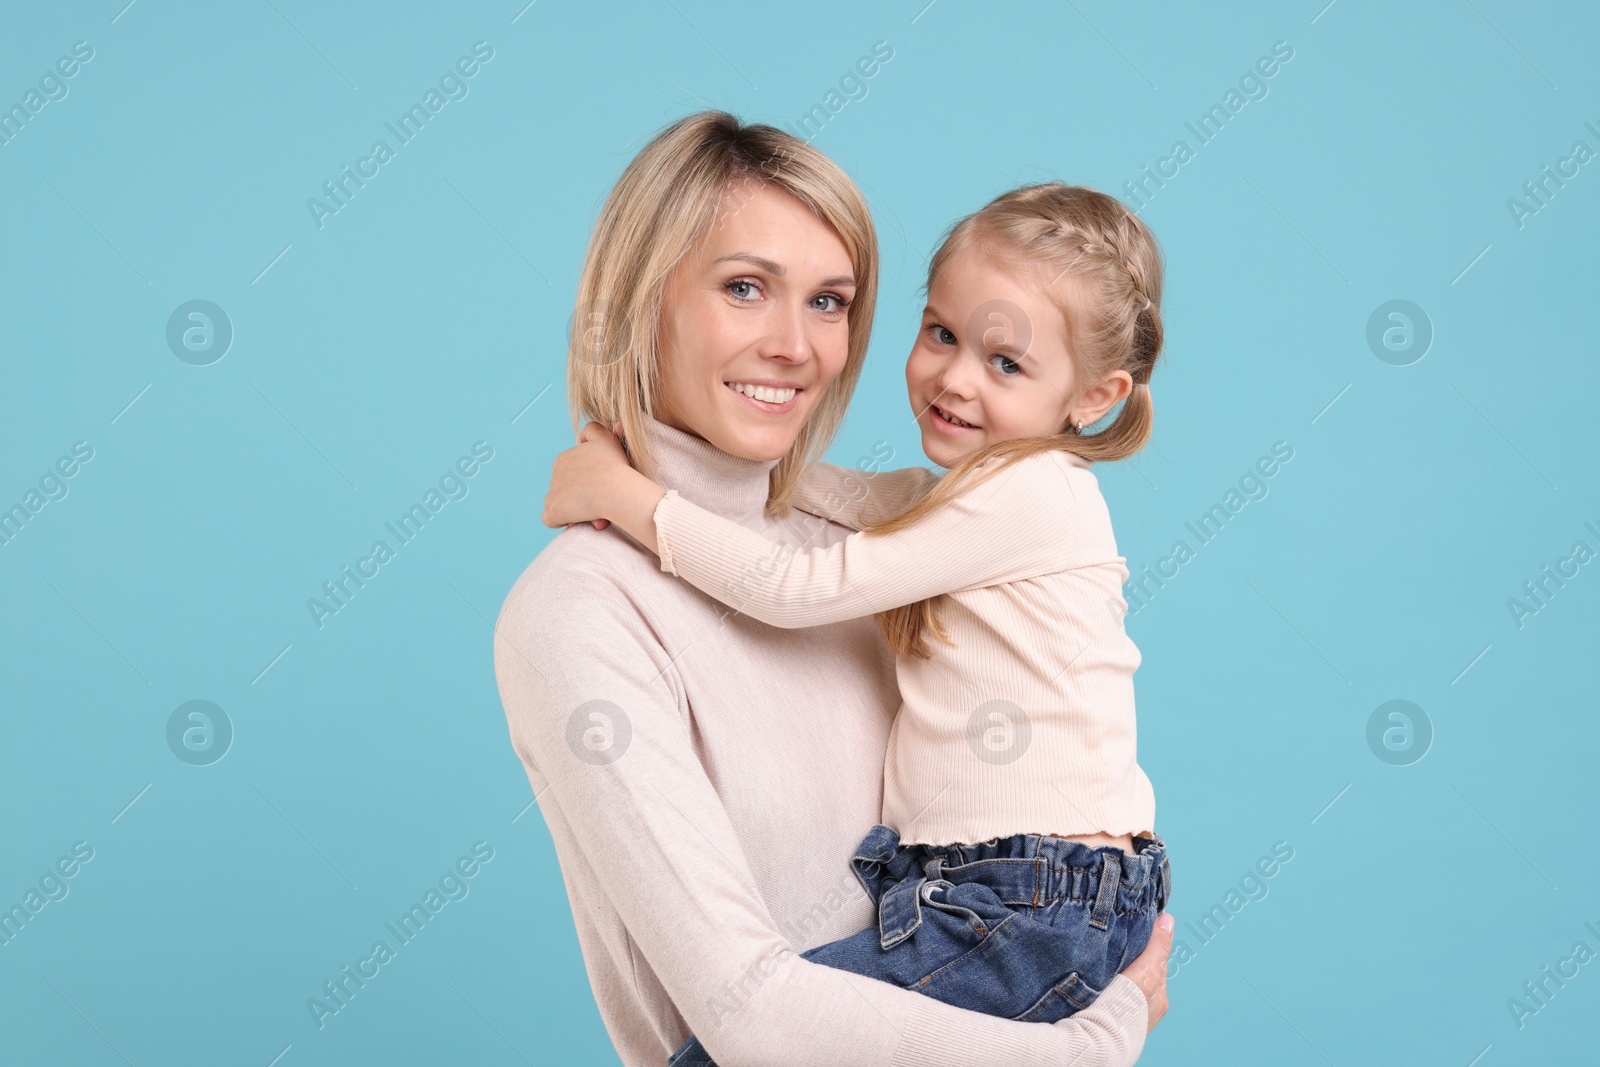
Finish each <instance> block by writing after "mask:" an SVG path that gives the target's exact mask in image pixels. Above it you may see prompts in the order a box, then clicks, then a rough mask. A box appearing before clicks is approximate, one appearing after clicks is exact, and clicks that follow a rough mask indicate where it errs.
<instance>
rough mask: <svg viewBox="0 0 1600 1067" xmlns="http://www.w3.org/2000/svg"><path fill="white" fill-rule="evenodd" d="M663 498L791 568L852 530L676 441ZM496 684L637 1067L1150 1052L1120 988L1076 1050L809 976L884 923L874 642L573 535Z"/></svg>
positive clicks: (691, 441) (523, 596)
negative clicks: (879, 908) (673, 496)
mask: <svg viewBox="0 0 1600 1067" xmlns="http://www.w3.org/2000/svg"><path fill="white" fill-rule="evenodd" d="M652 429H653V432H654V435H655V436H654V442H653V443H654V446H655V448H656V449H657V451H658V455H659V469H658V470H657V472H656V477H657V479H658V480H659V482H660V483H661V484H662V485H663V486H664V487H667V488H670V489H672V490H673V491H675V492H676V493H678V494H679V495H681V496H682V497H683V499H684V500H687V501H692V502H694V503H697V504H699V505H700V506H702V507H704V508H707V509H709V510H710V511H712V512H715V513H716V514H718V515H721V516H723V517H725V518H727V519H730V520H732V521H733V522H736V523H738V524H739V525H740V526H742V527H744V528H746V529H748V530H750V531H751V532H752V533H755V534H762V535H765V536H769V537H774V538H777V539H780V540H783V541H786V542H788V543H790V544H792V545H794V546H797V547H798V546H803V545H807V544H823V545H826V544H831V543H834V542H835V541H837V540H839V539H840V538H842V537H844V536H845V535H846V534H847V533H848V532H849V531H848V530H846V529H844V528H843V527H840V526H835V525H833V524H831V523H827V522H824V521H822V520H820V519H817V518H815V517H814V516H811V515H806V514H804V513H801V512H798V511H792V512H790V513H789V515H788V516H787V517H786V518H785V519H784V520H782V521H777V522H773V521H769V520H766V519H765V518H764V517H763V514H762V512H763V508H764V506H765V503H766V499H767V487H768V473H769V472H770V471H771V469H772V467H773V466H774V465H775V464H774V463H770V462H753V461H749V460H743V459H738V458H736V457H732V456H729V455H727V454H726V453H723V452H720V451H718V450H717V449H716V448H714V447H713V446H711V445H710V444H708V443H707V442H705V441H703V440H701V439H700V438H697V437H693V436H691V435H689V434H686V433H683V432H681V431H678V430H676V429H673V428H672V427H669V426H666V425H664V424H661V423H653V424H652ZM494 659H495V675H496V678H497V680H498V682H499V686H500V695H501V700H502V702H503V703H504V705H505V712H506V719H507V722H508V725H509V728H510V734H511V741H512V745H513V747H514V748H515V750H516V753H517V755H518V756H519V757H520V758H521V760H522V763H523V766H524V767H525V768H526V770H527V773H528V779H529V782H530V783H531V784H532V787H533V792H534V795H535V796H536V797H537V799H538V802H539V808H540V811H541V813H542V814H543V815H544V819H545V822H546V823H547V824H548V825H549V827H550V834H551V838H552V839H553V841H554V843H555V849H556V854H557V856H558V858H559V860H560V864H561V873H562V877H563V879H564V881H565V883H566V889H567V895H568V897H569V899H570V901H571V904H572V915H573V922H574V924H575V925H576V927H577V934H578V941H579V944H580V945H581V947H582V949H583V957H584V962H585V964H586V965H587V968H588V971H589V982H590V985H591V987H592V988H593V990H594V995H595V999H596V1001H597V1002H598V1004H599V1008H600V1014H601V1017H602V1018H603V1019H604V1021H605V1024H606V1028H607V1030H608V1031H609V1032H610V1035H611V1039H612V1041H613V1042H614V1043H615V1044H616V1047H617V1051H618V1054H619V1055H620V1056H621V1058H622V1061H623V1062H624V1063H626V1064H628V1065H629V1067H647V1065H648V1067H662V1065H663V1064H664V1063H665V1062H666V1059H667V1057H668V1056H669V1055H670V1054H671V1053H672V1052H673V1051H674V1050H675V1049H676V1048H677V1047H678V1046H679V1045H680V1044H681V1043H682V1042H683V1041H684V1040H685V1039H687V1037H688V1036H689V1034H690V1033H691V1031H692V1032H693V1033H695V1034H696V1035H698V1036H699V1037H700V1039H701V1040H702V1041H703V1042H704V1044H705V1046H706V1048H707V1049H708V1050H709V1051H710V1053H711V1054H712V1056H713V1057H714V1058H715V1059H716V1060H717V1062H719V1063H722V1064H726V1065H727V1067H750V1065H763V1064H774V1065H777V1064H784V1065H787V1064H794V1065H802V1064H803V1065H815V1064H829V1065H830V1067H869V1065H870V1067H881V1065H885V1064H887V1065H891V1067H894V1065H900V1067H929V1065H934V1064H957V1063H959V1064H963V1065H969V1067H973V1065H976V1067H986V1065H992V1067H1018V1065H1026V1064H1041V1065H1042V1064H1058V1065H1061V1067H1066V1065H1068V1064H1072V1065H1074V1067H1113V1065H1127V1064H1131V1063H1133V1062H1134V1061H1135V1060H1136V1059H1137V1058H1138V1055H1139V1052H1140V1051H1141V1049H1142V1048H1143V1044H1144V1034H1145V1027H1146V1007H1145V1000H1144V995H1143V993H1141V992H1140V990H1139V987H1138V986H1137V985H1135V984H1134V983H1133V982H1132V981H1131V980H1129V979H1128V978H1126V977H1124V976H1121V975H1119V976H1118V977H1117V978H1116V979H1114V980H1113V981H1112V982H1111V984H1110V985H1109V986H1108V987H1107V988H1106V990H1105V992H1104V993H1103V994H1102V996H1101V997H1100V999H1099V1000H1098V1001H1097V1002H1096V1003H1095V1004H1094V1005H1093V1006H1092V1007H1090V1008H1089V1009H1087V1010H1085V1011H1083V1012H1080V1013H1079V1014H1077V1015H1076V1016H1074V1017H1072V1018H1070V1019H1065V1020H1062V1021H1061V1022H1060V1023H1057V1024H1055V1025H1053V1026H1047V1025H1042V1024H1038V1023H1019V1022H1011V1021H1008V1020H1004V1019H998V1018H993V1017H990V1016H986V1015H981V1014H978V1013H975V1012H971V1011H967V1010H965V1009H961V1008H956V1007H952V1006H950V1005H947V1004H943V1003H941V1002H939V1001H936V1000H933V999H932V998H930V997H926V996H923V995H922V994H920V993H915V992H912V991H910V990H905V989H899V988H896V987H894V986H892V985H889V984H887V983H883V982H878V981H875V980H872V979H868V978H863V977H860V976H857V975H852V974H848V973H846V972H844V971H839V970H834V969H832V968H829V967H825V966H821V965H819V964H814V963H811V962H809V961H806V960H802V959H800V958H799V957H798V956H797V955H796V952H798V951H804V950H805V949H808V948H812V947H814V946H816V945H820V944H824V943H826V942H828V941H833V940H836V939H838V938H840V937H844V936H846V935H849V934H852V933H854V932H856V931H858V930H861V929H863V928H866V927H868V926H870V925H872V924H873V922H874V920H875V914H874V911H875V909H874V908H873V907H872V905H871V903H870V902H869V901H868V899H867V897H866V895H865V894H864V893H863V891H862V890H861V887H860V885H859V884H858V883H857V882H856V880H855V878H854V876H853V875H852V874H851V873H850V870H849V866H848V861H849V859H850V857H851V855H852V854H853V853H854V850H855V847H856V845H857V844H858V843H859V841H860V839H861V838H862V836H863V835H864V834H865V833H866V831H867V829H868V828H869V827H870V826H872V824H873V823H874V822H875V821H877V817H878V811H879V805H880V802H881V785H882V770H883V758H884V751H885V746H886V743H887V738H888V731H889V724H890V720H891V716H892V714H893V712H894V709H895V706H896V704H897V703H898V699H897V694H896V690H895V682H894V674H893V659H892V657H891V656H890V654H889V652H888V650H887V648H886V647H885V646H884V644H883V643H882V641H881V639H880V638H879V637H878V635H877V633H876V631H875V629H874V627H873V625H872V623H871V621H870V620H865V619H857V620H853V621H848V622H839V623H835V624H832V625H828V626H818V627H813V628H809V629H804V630H782V629H776V628H773V627H770V626H767V625H765V624H763V623H761V622H758V621H756V620H755V619H752V618H749V617H748V616H743V615H738V614H735V613H733V612H730V611H729V610H728V609H727V608H725V607H723V606H722V605H721V604H719V603H717V601H715V600H713V599H712V598H710V597H708V596H706V595H704V594H703V593H701V592H699V591H698V590H696V589H694V588H693V587H691V586H690V585H688V584H687V583H684V582H680V581H678V580H676V579H674V578H672V577H670V576H668V575H666V574H663V573H662V572H661V570H660V568H659V566H658V564H657V561H656V557H655V556H654V555H653V554H652V553H650V552H648V551H646V550H645V549H644V548H643V547H641V546H640V545H639V544H638V543H637V542H635V541H633V540H632V539H631V538H629V537H628V536H627V535H626V534H624V533H623V532H622V531H620V530H619V529H617V528H616V527H615V526H613V527H611V528H609V529H607V530H604V531H596V530H595V529H593V528H592V527H591V526H590V525H588V524H584V525H580V526H575V527H573V528H571V529H568V530H565V531H563V532H562V533H560V534H559V535H558V536H557V537H556V538H555V539H554V540H553V541H552V542H551V543H550V544H549V545H548V546H547V547H546V548H545V550H544V551H543V552H541V553H540V555H539V557H538V558H537V559H535V560H534V561H533V563H532V564H531V565H529V567H528V569H527V570H526V571H524V572H523V574H522V577H521V578H520V579H518V581H517V583H516V585H515V586H514V587H513V588H512V590H511V593H510V595H509V596H508V597H507V598H506V602H505V605H504V607H503V608H502V609H501V614H500V618H499V621H498V623H497V624H496V627H495V640H494Z"/></svg>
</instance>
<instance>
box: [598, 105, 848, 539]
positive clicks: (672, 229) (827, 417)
mask: <svg viewBox="0 0 1600 1067" xmlns="http://www.w3.org/2000/svg"><path fill="white" fill-rule="evenodd" d="M761 187H771V188H776V189H781V190H783V191H784V192H786V193H788V194H789V195H791V196H793V197H794V198H795V199H796V200H799V201H800V202H801V203H802V204H805V205H806V206H807V207H809V208H810V209H811V210H812V211H813V212H814V213H815V214H816V216H817V218H818V219H820V220H821V221H822V222H824V223H826V224H827V225H828V226H829V227H831V228H832V229H833V231H834V232H835V233H836V234H838V236H839V239H840V240H841V241H842V242H843V243H844V246H845V250H846V251H847V252H848V253H849V255H850V262H851V265H852V268H853V270H854V274H855V280H856V294H855V298H854V299H853V300H852V301H851V304H850V310H849V312H848V323H849V326H848V332H849V341H848V355H847V358H846V359H845V365H844V370H843V371H841V372H840V374H839V376H838V377H837V378H835V379H834V380H833V382H832V383H831V384H829V386H828V388H827V389H826V391H825V392H824V393H823V395H822V398H821V400H819V401H818V403H817V407H816V410H814V411H813V412H812V414H811V417H810V418H809V419H807V420H806V423H805V425H804V426H803V427H802V428H801V430H800V434H799V436H798V437H797V438H796V439H795V442H794V445H793V446H792V447H791V448H790V449H789V451H788V453H787V454H786V455H785V456H784V457H783V458H782V459H781V460H779V461H778V464H777V466H776V467H774V468H773V471H772V474H771V476H770V480H769V486H768V488H769V491H768V497H767V513H768V514H770V515H781V514H782V513H784V512H785V511H787V510H788V507H789V500H790V497H791V496H792V495H793V493H794V487H795V482H796V481H797V480H798V479H799V476H800V472H801V471H802V470H804V469H805V468H806V466H807V465H809V464H810V463H812V462H813V461H815V460H816V459H818V458H820V457H821V455H822V453H823V452H825V451H826V450H827V447H828V444H829V442H830V441H832V439H833V435H834V434H835V433H836V432H837V431H838V429H839V424H840V423H841V422H842V421H843V419H844V413H845V407H846V405H847V404H848V403H849V401H850V394H851V393H852V392H853V391H854V390H855V386H856V380H857V379H858V378H859V377H860V375H861V364H862V361H863V360H864V359H865V358H866V353H867V338H868V337H869V336H871V334H872V313H873V308H874V305H875V303H876V299H877V289H878V241H877V235H876V233H875V232H874V230H873V227H872V214H871V212H870V211H869V210H868V209H867V203H866V200H865V198H863V197H862V195H861V191H860V190H859V189H857V188H856V185H855V183H854V182H853V181H851V180H850V177H849V176H848V175H847V174H845V172H844V171H843V170H841V169H840V168H839V166H838V164H836V163H834V162H833V160H831V159H829V158H828V157H827V156H825V155H823V154H822V153H821V152H819V151H817V150H816V149H815V148H812V147H811V146H810V145H808V144H806V143H805V142H804V141H802V140H800V139H799V138H797V137H795V136H793V135H791V134H788V133H785V132H783V131H782V130H778V129H775V128H773V127H771V126H766V125H760V124H750V125H744V124H742V123H740V122H739V120H738V119H736V118H735V117H734V116H732V115H730V114H728V113H727V112H724V111H702V112H699V113H697V114H693V115H689V116H687V117H685V118H682V119H679V120H678V121H677V122H675V123H673V124H672V125H671V126H668V127H667V128H666V129H664V130H662V131H661V132H660V133H659V134H657V135H656V136H655V137H654V138H653V139H651V141H650V143H649V144H647V145H645V146H644V148H643V149H642V150H641V151H640V152H639V154H638V155H637V156H635V157H634V158H633V161H632V162H630V163H629V164H628V166H627V167H626V168H625V169H624V170H623V172H622V176H621V177H620V178H618V179H617V184H616V185H615V186H614V187H613V188H612V190H611V193H610V195H609V196H607V197H606V202H605V206H604V207H603V208H601V211H600V218H599V219H598V221H596V223H595V227H594V234H593V236H592V237H591V238H590V240H589V251H588V255H587V257H586V258H585V260H584V264H583V275H582V277H581V278H580V279H579V281H578V295H577V301H576V304H575V306H574V309H573V315H572V326H571V331H570V335H569V338H568V344H567V397H568V405H569V408H570V411H571V415H572V419H573V429H574V431H576V430H577V428H578V426H579V424H580V423H581V422H583V421H584V420H585V419H586V418H587V419H593V420H594V421H596V422H599V423H601V424H603V425H605V426H607V427H610V426H614V425H615V424H617V423H619V422H620V423H621V424H622V429H623V436H624V437H625V438H626V439H627V445H628V451H629V454H630V456H631V457H632V459H633V463H634V466H635V467H637V468H638V469H639V470H640V471H642V472H643V473H644V474H645V475H647V476H653V474H654V462H653V448H652V444H653V442H652V441H651V440H650V436H649V422H648V420H649V419H650V418H653V417H655V411H656V398H657V396H658V395H659V388H660V385H661V352H660V341H659V327H660V323H661V313H662V295H663V292H664V290H665V289H666V284H667V279H668V276H669V275H670V274H671V273H672V271H673V268H674V267H676V266H677V265H678V263H679V262H680V261H682V260H683V258H684V257H685V256H686V255H687V254H688V253H689V251H690V250H691V249H692V248H694V247H695V245H696V244H697V243H698V242H699V241H700V239H701V238H702V237H704V236H705V234H706V233H707V231H708V230H709V229H710V227H711V226H712V224H713V222H717V223H718V224H720V222H721V220H718V218H717V211H718V206H719V205H720V204H721V203H722V199H723V197H724V195H725V194H726V195H729V196H730V197H732V198H733V205H732V206H733V210H737V209H738V206H739V204H740V203H742V199H741V198H742V197H744V196H748V195H749V194H750V193H751V192H753V191H754V190H756V189H758V188H761Z"/></svg>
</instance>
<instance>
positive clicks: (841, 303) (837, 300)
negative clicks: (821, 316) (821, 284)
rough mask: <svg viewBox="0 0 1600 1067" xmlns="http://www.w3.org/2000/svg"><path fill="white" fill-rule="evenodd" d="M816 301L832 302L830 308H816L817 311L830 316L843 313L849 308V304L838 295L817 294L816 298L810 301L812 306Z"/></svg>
mask: <svg viewBox="0 0 1600 1067" xmlns="http://www.w3.org/2000/svg"><path fill="white" fill-rule="evenodd" d="M818 300H831V301H832V302H833V305H832V306H831V307H821V308H817V310H818V311H825V312H827V313H828V314H830V315H832V314H837V313H838V312H841V311H844V310H845V309H846V308H848V307H849V306H850V302H849V301H848V300H846V299H845V298H844V297H842V296H840V295H839V294H838V293H818V294H817V296H816V297H814V298H813V299H812V304H813V305H815V303H816V302H817V301H818Z"/></svg>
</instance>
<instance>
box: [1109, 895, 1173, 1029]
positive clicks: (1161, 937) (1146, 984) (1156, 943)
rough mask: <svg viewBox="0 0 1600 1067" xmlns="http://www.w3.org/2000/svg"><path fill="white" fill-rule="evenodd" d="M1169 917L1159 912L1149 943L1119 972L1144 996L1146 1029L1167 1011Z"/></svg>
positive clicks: (1159, 1019)
mask: <svg viewBox="0 0 1600 1067" xmlns="http://www.w3.org/2000/svg"><path fill="white" fill-rule="evenodd" d="M1174 925H1176V924H1175V921H1174V920H1173V918H1172V916H1171V915H1169V914H1167V913H1165V912H1163V913H1162V914H1161V915H1160V916H1159V917H1158V918H1157V919H1156V928H1155V929H1154V930H1152V931H1150V943H1149V944H1148V945H1146V946H1145V948H1144V951H1143V952H1141V953H1139V955H1138V957H1137V958H1135V959H1134V961H1133V962H1132V963H1130V964H1128V966H1127V967H1125V968H1124V969H1123V971H1122V973H1123V974H1125V975H1127V976H1128V977H1129V978H1132V979H1133V980H1134V981H1135V982H1136V983H1138V985H1139V988H1140V989H1142V990H1144V999H1145V1003H1146V1005H1148V1007H1149V1010H1150V1023H1149V1027H1148V1028H1147V1030H1146V1033H1148V1032H1149V1031H1150V1030H1154V1029H1155V1026H1156V1023H1158V1022H1160V1021H1161V1017H1162V1016H1163V1015H1165V1014H1166V1013H1167V956H1168V955H1169V954H1170V953H1171V952H1172V928H1173V926H1174Z"/></svg>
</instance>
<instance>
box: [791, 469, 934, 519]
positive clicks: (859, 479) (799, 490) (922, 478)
mask: <svg viewBox="0 0 1600 1067" xmlns="http://www.w3.org/2000/svg"><path fill="white" fill-rule="evenodd" d="M938 482H939V476H938V475H936V474H934V473H933V472H932V471H931V470H929V469H928V468H926V467H902V468H900V469H898V470H889V471H864V470H851V469H850V468H848V467H839V466H835V465H834V464H832V463H813V464H812V465H811V466H809V467H807V468H806V470H805V472H804V473H803V474H801V475H800V479H799V481H798V482H797V483H796V484H795V490H794V498H793V499H792V500H791V501H790V502H791V503H792V504H793V505H794V506H795V507H797V508H799V509H800V510H801V511H805V512H809V513H810V514H812V515H817V516H820V517H822V518H824V519H828V520H829V521H831V522H836V523H838V524H839V525H840V526H848V527H850V529H852V530H859V529H861V528H862V527H863V526H869V525H871V524H872V523H875V522H882V521H883V520H884V519H887V518H892V517H893V516H895V515H898V514H900V513H901V512H902V511H904V510H905V509H906V508H908V507H910V506H911V505H912V504H914V503H916V502H917V501H918V500H920V499H922V497H923V495H924V494H926V493H927V492H928V490H930V489H932V488H933V487H934V486H935V485H937V484H938Z"/></svg>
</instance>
